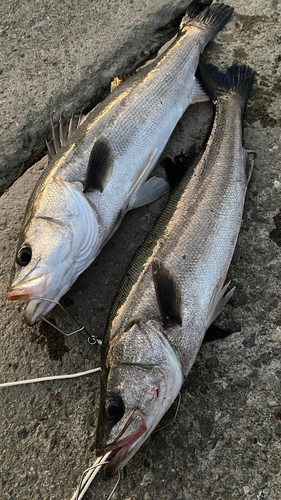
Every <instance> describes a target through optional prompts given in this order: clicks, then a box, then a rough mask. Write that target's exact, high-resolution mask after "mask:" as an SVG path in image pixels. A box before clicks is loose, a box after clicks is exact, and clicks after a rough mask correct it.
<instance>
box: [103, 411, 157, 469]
mask: <svg viewBox="0 0 281 500" xmlns="http://www.w3.org/2000/svg"><path fill="white" fill-rule="evenodd" d="M136 420H140V425H139V427H138V429H137V430H136V431H134V432H133V433H132V434H129V435H128V436H126V437H124V438H123V439H121V440H120V437H122V436H123V435H124V433H125V432H126V430H127V429H128V428H129V427H130V426H132V425H133V424H135V422H136ZM146 431H147V426H146V422H145V420H144V416H143V414H142V413H141V412H140V411H136V412H134V413H133V414H132V415H131V417H130V418H129V419H128V421H127V423H126V425H125V426H124V428H123V430H122V432H121V433H120V434H119V436H117V438H116V439H115V440H114V441H113V442H112V443H111V444H109V445H108V446H106V447H105V448H104V449H103V450H101V453H100V454H103V455H104V454H105V453H108V452H109V451H111V452H112V453H111V455H110V456H109V463H108V464H107V465H106V467H105V473H106V475H107V476H113V474H115V472H117V470H118V469H120V467H122V463H123V462H124V461H125V460H126V463H127V461H128V460H129V459H130V458H131V456H132V455H133V453H134V450H131V453H129V454H128V452H129V450H130V449H131V448H132V446H133V445H135V444H136V443H137V441H138V440H139V439H140V438H141V437H142V436H143V435H144V434H145V432H146ZM126 455H127V456H126ZM128 455H129V456H128ZM124 465H125V464H124Z"/></svg>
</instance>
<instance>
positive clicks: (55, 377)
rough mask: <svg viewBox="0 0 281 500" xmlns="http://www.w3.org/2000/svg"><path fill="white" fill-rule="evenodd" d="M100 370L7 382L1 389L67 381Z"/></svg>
mask: <svg viewBox="0 0 281 500" xmlns="http://www.w3.org/2000/svg"><path fill="white" fill-rule="evenodd" d="M100 370H101V368H100V367H98V368H92V369H91V370H87V371H85V372H78V373H70V374H69V375H53V376H51V377H41V378H32V379H29V380H17V381H16V382H5V383H3V384H0V388H1V387H12V386H14V385H25V384H35V383H36V382H47V381H52V380H65V379H69V378H75V377H84V376H85V375H90V374H91V373H95V372H99V371H100Z"/></svg>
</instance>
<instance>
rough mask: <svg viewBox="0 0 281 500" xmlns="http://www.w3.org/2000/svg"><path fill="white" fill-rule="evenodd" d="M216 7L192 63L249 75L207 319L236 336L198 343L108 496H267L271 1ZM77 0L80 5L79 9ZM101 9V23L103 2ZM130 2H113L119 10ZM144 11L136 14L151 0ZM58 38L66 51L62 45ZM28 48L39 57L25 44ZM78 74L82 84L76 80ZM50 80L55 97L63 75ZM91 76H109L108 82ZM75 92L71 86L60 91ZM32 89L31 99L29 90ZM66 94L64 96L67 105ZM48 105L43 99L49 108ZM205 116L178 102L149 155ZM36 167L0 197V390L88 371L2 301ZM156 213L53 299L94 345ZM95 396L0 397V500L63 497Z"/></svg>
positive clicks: (69, 350)
mask: <svg viewBox="0 0 281 500" xmlns="http://www.w3.org/2000/svg"><path fill="white" fill-rule="evenodd" d="M228 3H229V4H231V5H233V6H234V8H235V14H234V16H233V19H232V21H231V22H230V23H229V24H228V25H227V26H226V27H225V28H224V29H223V31H222V32H221V33H220V34H219V35H218V36H217V37H216V39H215V41H213V42H211V43H210V44H209V46H208V48H207V51H206V58H207V59H208V60H210V61H211V62H215V63H216V64H218V65H219V66H220V67H221V68H223V69H225V68H226V67H227V66H229V65H231V64H232V63H234V62H235V63H247V64H249V65H250V66H252V67H253V68H254V69H255V70H256V72H257V78H256V84H255V88H254V91H253V94H252V97H251V100H250V102H249V105H248V107H247V111H246V113H245V117H244V145H245V147H247V148H250V149H253V150H255V151H256V154H257V157H256V160H255V167H254V172H253V176H252V179H251V182H250V185H249V190H248V194H247V198H246V203H245V210H244V216H243V224H242V227H241V232H240V235H239V239H238V244H237V248H236V251H235V254H234V257H233V261H232V264H231V267H230V270H229V278H230V279H231V281H232V283H233V284H235V285H236V292H235V295H234V296H233V298H232V299H231V301H230V304H229V305H228V306H227V307H226V308H225V311H224V312H223V314H222V315H221V317H220V318H219V320H218V324H219V325H220V326H221V327H222V328H225V329H231V330H232V331H235V332H236V333H233V335H231V336H229V337H227V338H226V339H224V340H223V341H215V342H212V343H210V344H207V345H203V347H202V349H201V351H200V353H199V355H198V357H197V360H196V363H195V365H194V367H193V369H192V371H191V373H190V376H189V377H188V379H187V381H186V382H185V384H184V385H183V388H182V390H181V404H180V408H179V413H178V416H177V419H176V421H175V422H174V423H173V425H171V426H170V427H167V428H166V429H165V431H164V430H163V431H159V432H157V433H155V434H153V435H152V436H151V437H150V438H149V439H148V440H147V441H146V443H145V444H144V445H143V446H142V448H141V449H140V450H139V451H138V453H137V454H136V455H135V456H134V457H133V459H132V460H131V462H130V463H129V464H128V467H127V471H128V477H127V479H126V480H122V481H121V482H120V484H119V486H118V488H117V491H116V492H115V493H114V495H113V497H112V498H113V500H117V499H122V500H129V499H132V500H143V499H145V500H156V499H161V500H170V499H171V500H172V499H174V498H178V499H179V500H206V499H208V500H231V499H233V498H235V499H247V500H256V499H257V500H262V499H263V500H265V499H270V500H279V499H280V485H281V477H280V452H281V444H280V436H281V401H280V388H281V387H280V384H281V365H280V358H281V347H280V339H281V313H280V264H281V254H280V252H281V249H280V243H279V242H280V234H279V233H280V211H279V210H280V194H281V173H280V164H281V150H280V132H281V131H280V125H281V124H280V112H281V103H280V72H281V51H280V47H279V45H278V42H280V24H281V18H280V14H281V5H280V2H278V1H277V0H272V1H268V2H266V3H265V2H262V1H261V0H249V1H248V2H247V3H246V2H244V1H242V0H237V1H234V0H231V1H229V2H228ZM11 5H13V4H11ZM50 5H51V4H50ZM82 5H87V6H90V3H89V2H86V0H85V2H84V3H83V4H82ZM91 5H92V4H91ZM106 5H107V10H106V12H107V16H108V19H109V20H111V21H112V20H113V19H114V18H115V10H114V7H113V6H116V3H114V4H113V3H109V4H108V3H107V4H106ZM118 5H119V6H121V2H120V3H119V4H118ZM130 5H133V4H129V2H128V4H127V3H125V2H123V3H122V6H123V9H124V12H125V8H126V9H127V8H128V9H130V8H131V7H130ZM177 5H179V4H177ZM134 6H136V2H134ZM145 6H146V8H147V9H148V8H150V7H151V2H148V1H147V2H146V3H145ZM149 6H150V7H149ZM21 8H22V9H23V8H24V7H23V6H22V7H21ZM37 8H39V9H41V8H42V15H41V26H42V30H46V29H47V27H48V23H49V22H50V23H51V25H53V24H54V23H55V22H56V23H57V26H58V27H59V22H58V20H56V21H54V20H51V19H53V18H52V17H51V19H50V21H48V20H46V19H45V17H44V9H45V8H46V7H45V6H42V7H38V6H37ZM89 8H90V7H89ZM103 8H104V7H103ZM120 8H121V7H120ZM151 8H152V7H151ZM153 8H154V7H153ZM157 8H158V7H155V9H157ZM174 8H175V6H174V4H172V2H169V3H168V4H167V7H166V9H167V10H165V12H166V14H165V15H166V18H165V19H166V20H165V22H168V21H169V15H171V13H172V12H173V11H174ZM49 10H50V8H49ZM135 10H136V9H134V12H135ZM62 12H64V11H63V9H62ZM85 12H86V7H85ZM126 12H127V13H128V15H127V14H126V16H123V17H126V18H127V19H129V16H131V15H132V14H131V12H132V11H130V10H127V11H126ZM143 15H144V12H142V13H140V18H139V19H140V21H137V18H136V17H134V16H133V17H132V19H133V20H134V23H133V22H132V23H131V24H132V26H133V25H136V26H141V28H140V31H141V30H143V29H144V24H145V23H144V21H143V17H142V16H143ZM121 17H122V16H121ZM96 22H97V24H98V20H97V19H96ZM108 22H110V21H108ZM120 22H121V21H120ZM138 23H139V24H138ZM154 23H155V17H154V16H153V15H152V16H150V17H149V20H148V21H147V26H149V29H148V32H147V31H144V33H143V34H142V35H141V36H142V37H143V38H142V40H144V39H146V36H147V41H148V43H147V45H146V47H147V48H146V50H147V51H149V45H150V43H151V44H152V45H153V43H154V41H153V36H154V29H155V24H154ZM57 29H59V28H57ZM148 33H150V34H148ZM111 36H112V33H110V34H108V33H106V32H104V37H105V39H106V40H109V42H108V45H107V46H106V50H109V49H108V47H109V46H110V47H111V46H112V45H114V44H113V42H112V41H111V40H112V38H111ZM114 36H115V35H114ZM120 36H124V39H123V42H122V43H124V47H125V46H126V40H128V39H130V36H131V35H129V34H126V33H123V34H122V35H120ZM127 36H128V38H126V37H127ZM157 36H158V35H157ZM107 37H108V38H107ZM82 38H83V37H82ZM138 40H140V39H138ZM9 43H12V42H11V41H10V42H9ZM67 43H70V42H69V41H68V42H67ZM72 43H73V45H72V49H73V50H75V40H74V39H73V38H72ZM83 43H84V42H83ZM48 44H50V42H48ZM134 44H135V45H134V47H133V48H132V50H133V51H135V52H134V53H137V52H138V51H141V50H142V47H140V45H141V43H140V45H139V42H134ZM113 49H114V50H115V49H116V47H113ZM34 50H35V48H34ZM64 50H66V49H63V51H64ZM67 50H70V45H68V49H67ZM77 50H78V48H77ZM79 50H80V49H79ZM36 51H39V52H40V49H39V46H37V45H36ZM60 51H61V47H58V48H57V51H56V57H55V55H53V57H52V59H57V60H59V58H60V57H64V56H61V52H60ZM104 51H105V49H104ZM138 53H139V52H138ZM88 54H89V52H88ZM85 57H86V56H85ZM71 64H73V62H72V63H71ZM87 64H92V62H91V63H90V62H89V61H87ZM116 64H117V63H116ZM121 64H125V63H124V62H122V63H121ZM128 64H129V63H128ZM130 64H131V63H130ZM72 73H75V65H74V66H73V67H72ZM69 74H70V72H69V73H68V75H69ZM80 75H81V78H84V75H85V74H84V72H83V75H82V74H80ZM99 75H101V73H99ZM60 78H61V80H60V86H61V88H64V85H63V84H64V76H63V71H61V73H60ZM100 78H101V77H100V76H99V77H98V79H97V81H101V80H100ZM105 79H106V81H107V79H108V80H109V73H107V76H106V77H105ZM28 84H29V83H28ZM78 86H79V85H78V84H77V81H76V84H75V85H74V86H73V89H74V88H76V90H77V88H78ZM37 92H38V95H39V94H40V92H41V90H40V86H39V87H38V88H37ZM73 92H74V90H73ZM78 94H79V93H78ZM74 95H75V92H74V93H73V94H72V97H71V99H70V101H69V102H71V105H70V107H69V113H70V112H71V110H70V108H71V109H77V108H76V107H75V106H76V104H75V99H74ZM80 98H81V97H80V95H77V102H78V104H77V106H78V108H79V106H80V102H81V101H79V99H80ZM81 99H82V101H83V98H81ZM58 101H59V97H56V98H55V99H54V101H53V103H56V102H58ZM53 105H54V104H52V106H53ZM35 107H36V111H34V113H36V114H37V115H36V116H39V115H40V113H41V111H39V110H41V109H42V108H40V107H39V109H38V110H37V103H36V106H35ZM27 109H28V108H27ZM33 109H34V108H33ZM59 113H60V110H58V111H57V115H56V116H58V115H59ZM34 116H35V115H34ZM210 116H211V106H210V104H209V103H203V104H197V105H195V106H194V107H190V108H189V109H188V111H187V112H186V113H185V115H184V117H183V119H182V120H181V122H180V123H179V124H178V125H177V127H176V129H175V132H174V134H173V136H172V138H171V140H170V142H169V144H168V145H167V148H166V151H165V153H164V155H163V156H165V155H169V156H172V157H173V156H175V155H176V154H179V153H180V152H181V151H183V150H186V149H189V148H190V147H191V146H194V145H195V147H196V148H199V147H200V145H201V144H202V142H203V139H204V137H205V135H206V133H207V130H208V126H209V122H210ZM42 120H43V118H42ZM46 123H47V119H46ZM43 128H44V127H43ZM35 129H36V124H35V125H34V128H33V131H35ZM37 132H38V131H37ZM37 132H36V133H35V135H36V134H37ZM41 132H42V130H41ZM41 132H40V133H41ZM12 134H13V130H12V129H11V137H12ZM38 135H40V134H39V133H38V134H37V137H38ZM13 137H15V136H13ZM34 137H35V136H34ZM34 140H35V139H34ZM15 147H18V146H15ZM45 162H46V160H45V159H43V160H41V162H39V163H37V164H36V165H34V166H33V167H32V168H31V169H30V170H28V171H27V172H26V173H25V174H24V175H23V176H22V177H21V178H20V179H19V180H18V181H17V182H16V183H15V184H14V185H13V186H12V187H11V188H10V189H9V190H8V191H7V192H6V193H5V194H4V195H3V196H2V198H1V200H0V210H1V218H0V225H1V246H0V252H1V261H0V273H1V283H0V289H1V294H0V301H1V346H2V349H1V356H0V370H1V380H3V381H12V380H16V379H24V378H31V377H39V376H46V375H52V374H60V373H72V372H75V371H81V370H84V369H88V368H91V367H95V366H98V364H99V350H98V348H96V347H93V346H90V345H88V344H87V343H86V342H85V341H84V340H83V339H82V338H79V337H70V338H68V339H64V338H63V337H60V336H57V337H56V336H54V334H53V332H52V330H51V329H48V328H46V327H43V326H42V325H41V326H36V327H33V328H28V327H27V326H26V325H25V324H24V322H23V315H22V311H23V307H24V305H23V304H21V303H10V302H7V301H6V300H5V291H6V289H7V286H8V281H9V272H10V267H11V263H12V260H13V258H14V251H15V245H16V240H17V237H18V231H19V229H20V225H21V220H22V217H23V213H24V208H25V205H26V202H27V199H28V197H29V194H30V191H31V189H32V187H33V185H34V183H35V181H36V178H37V176H38V175H40V172H41V170H42V168H44V165H45ZM163 204H164V200H159V201H158V202H156V203H155V204H153V205H151V206H149V207H144V208H141V209H139V210H136V211H134V212H132V213H129V214H128V215H127V216H126V218H125V220H124V222H123V223H122V225H121V227H120V229H119V230H118V231H117V233H116V234H115V235H114V237H113V238H112V240H111V241H110V242H109V243H108V244H107V246H106V247H105V248H104V250H103V251H102V253H101V254H100V255H99V257H98V258H97V260H96V261H95V262H94V263H93V264H92V266H91V267H90V268H89V269H88V270H87V271H85V272H84V273H83V275H81V276H80V277H79V279H78V280H77V282H76V283H75V284H74V285H73V287H72V288H71V290H70V291H69V292H68V294H67V295H66V296H65V298H64V299H63V303H64V305H65V306H66V308H67V309H68V310H69V311H70V312H71V313H72V314H74V315H75V317H76V318H77V319H78V321H79V322H80V323H83V324H84V323H85V324H86V326H87V328H88V330H89V331H91V332H93V333H96V334H97V335H99V336H101V334H102V330H103V328H104V324H105V321H106V317H107V314H108V309H109V306H110V303H111V300H112V298H113V295H114V292H115V289H116V287H117V284H118V281H119V280H120V278H121V276H122V274H123V273H124V271H125V269H126V266H127V264H128V262H129V261H130V259H131V257H132V255H133V253H134V251H135V250H136V249H137V247H138V245H139V244H140V243H141V242H142V240H143V238H144V236H145V234H146V233H147V231H148V230H149V229H150V228H151V226H152V224H153V221H154V219H155V218H156V216H157V214H158V213H159V212H160V211H161V209H162V207H163ZM124 249H126V251H124ZM55 316H56V321H57V322H61V323H62V322H63V323H64V325H65V327H66V328H71V325H70V324H69V323H68V321H66V320H65V319H64V316H63V315H61V313H60V312H59V311H57V312H56V313H55ZM98 393H99V380H98V376H97V375H93V376H91V377H90V376H88V377H86V378H81V379H77V380H70V381H64V382H47V383H45V384H42V383H40V384H36V385H34V386H26V387H21V388H10V389H2V390H1V392H0V394H1V405H0V421H1V439H0V448H1V469H2V471H1V482H2V485H1V494H0V497H1V500H2V498H3V500H28V499H30V498H35V499H36V500H70V498H71V496H72V494H73V492H74V490H75V488H76V486H77V485H78V482H79V480H80V476H81V472H82V471H83V470H84V469H85V468H87V467H88V466H89V465H91V463H93V462H94V460H95V452H94V449H95V448H94V441H95V429H96V423H97V414H98V405H99V395H98ZM174 411H175V404H174V405H173V407H172V408H171V409H170V410H169V412H168V414H167V415H166V416H165V417H164V419H163V422H162V423H166V422H168V421H169V420H170V419H171V418H172V417H173V412H174ZM114 481H115V480H114V479H113V480H111V481H104V478H103V476H102V474H101V473H100V474H99V475H98V476H97V478H96V479H95V481H94V483H93V485H92V487H91V488H90V490H89V492H88V493H87V494H86V496H85V499H86V500H90V499H94V498H100V499H106V498H107V496H108V494H109V493H110V491H111V489H112V487H113V485H114Z"/></svg>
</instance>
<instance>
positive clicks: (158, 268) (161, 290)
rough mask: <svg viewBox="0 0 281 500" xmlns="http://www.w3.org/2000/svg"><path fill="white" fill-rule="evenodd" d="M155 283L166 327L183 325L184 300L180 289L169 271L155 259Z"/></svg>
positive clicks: (153, 270)
mask: <svg viewBox="0 0 281 500" xmlns="http://www.w3.org/2000/svg"><path fill="white" fill-rule="evenodd" d="M152 273H153V282H154V287H155V292H156V297H157V301H158V305H159V309H160V312H161V316H162V320H163V323H164V326H166V325H167V324H168V323H169V322H172V323H177V324H178V325H180V326H181V325H182V299H181V293H180V290H179V287H178V285H177V283H176V281H175V278H174V276H173V275H172V274H171V273H170V271H169V269H168V268H167V267H166V266H165V265H164V264H162V262H160V260H159V259H154V260H153V262H152Z"/></svg>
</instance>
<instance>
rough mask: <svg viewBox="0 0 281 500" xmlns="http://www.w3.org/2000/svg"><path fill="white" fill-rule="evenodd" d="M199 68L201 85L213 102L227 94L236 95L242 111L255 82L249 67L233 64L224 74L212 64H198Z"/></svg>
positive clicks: (253, 73) (253, 74)
mask: <svg viewBox="0 0 281 500" xmlns="http://www.w3.org/2000/svg"><path fill="white" fill-rule="evenodd" d="M199 68H200V75H201V79H202V81H203V84H204V86H205V88H206V90H207V92H208V94H209V96H210V98H211V99H212V101H213V102H215V101H217V100H218V98H219V97H222V96H226V95H227V94H232V95H233V94H236V95H237V96H238V97H239V101H240V104H241V109H242V112H243V111H244V108H245V105H246V102H247V100H248V98H249V96H250V94H251V91H252V87H253V83H254V80H255V72H254V71H253V70H252V69H251V68H250V67H249V66H237V65H236V64H234V65H233V66H231V67H230V68H228V70H227V72H226V73H222V72H221V71H219V69H218V68H217V67H216V66H214V65H213V64H205V63H200V65H199Z"/></svg>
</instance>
